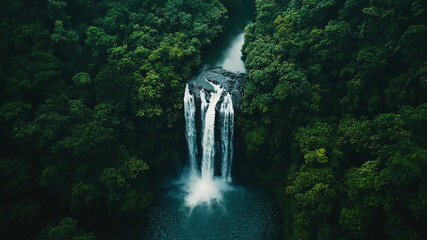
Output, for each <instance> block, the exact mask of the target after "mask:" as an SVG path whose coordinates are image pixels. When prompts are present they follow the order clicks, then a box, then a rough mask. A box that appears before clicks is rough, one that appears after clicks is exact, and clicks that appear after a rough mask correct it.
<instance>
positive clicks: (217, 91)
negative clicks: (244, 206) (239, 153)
mask: <svg viewBox="0 0 427 240" xmlns="http://www.w3.org/2000/svg"><path fill="white" fill-rule="evenodd" d="M207 82H208V83H209V84H211V85H212V86H213V90H212V91H210V90H209V92H208V91H206V90H204V89H201V90H200V100H201V106H200V116H201V121H200V125H201V126H200V129H201V132H202V134H201V147H202V159H201V163H200V168H198V166H197V159H196V158H197V146H198V144H197V142H196V140H197V139H196V136H197V130H196V129H197V128H196V121H195V115H196V114H195V113H196V106H195V100H194V96H193V95H192V94H191V93H190V89H189V85H188V84H187V85H186V86H185V95H184V113H185V124H186V127H185V132H186V138H187V143H188V152H189V153H188V154H189V162H190V168H191V171H190V175H189V176H188V178H186V179H187V185H185V191H186V192H188V195H187V196H186V198H185V202H186V204H187V205H188V206H190V207H195V206H197V205H198V204H200V203H204V204H210V202H212V201H213V200H215V201H216V202H220V201H221V199H222V193H223V192H225V191H231V190H232V189H233V187H232V186H231V185H230V184H229V183H230V182H231V163H232V157H233V124H234V110H233V102H232V98H231V95H230V94H229V93H226V94H225V95H224V97H223V100H222V103H221V106H220V110H219V114H220V119H219V125H220V126H219V130H220V132H221V134H220V137H219V140H220V152H221V177H215V176H214V170H215V115H216V105H217V104H218V102H220V100H221V97H222V93H223V92H224V89H223V88H222V87H221V86H220V85H216V84H213V83H211V82H209V81H207Z"/></svg>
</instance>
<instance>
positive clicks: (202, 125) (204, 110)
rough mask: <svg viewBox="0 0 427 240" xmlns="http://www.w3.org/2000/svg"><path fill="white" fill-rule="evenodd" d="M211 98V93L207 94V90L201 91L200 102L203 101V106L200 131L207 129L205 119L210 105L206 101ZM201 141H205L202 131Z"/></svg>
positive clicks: (201, 105)
mask: <svg viewBox="0 0 427 240" xmlns="http://www.w3.org/2000/svg"><path fill="white" fill-rule="evenodd" d="M208 97H209V93H207V92H206V91H205V89H202V90H200V100H201V104H200V120H201V123H202V124H201V128H200V129H205V117H206V110H207V109H208V103H207V101H206V99H207V98H208ZM201 139H203V130H202V137H201Z"/></svg>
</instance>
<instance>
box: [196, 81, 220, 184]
mask: <svg viewBox="0 0 427 240" xmlns="http://www.w3.org/2000/svg"><path fill="white" fill-rule="evenodd" d="M212 86H213V87H214V89H215V92H212V93H211V97H210V99H209V106H208V109H207V111H206V116H205V126H204V129H203V140H202V146H203V155H202V164H201V165H202V178H208V179H212V177H213V175H214V162H215V148H214V146H215V107H216V104H217V103H218V101H219V99H220V98H221V94H222V91H223V89H222V88H221V87H220V86H218V85H215V84H212Z"/></svg>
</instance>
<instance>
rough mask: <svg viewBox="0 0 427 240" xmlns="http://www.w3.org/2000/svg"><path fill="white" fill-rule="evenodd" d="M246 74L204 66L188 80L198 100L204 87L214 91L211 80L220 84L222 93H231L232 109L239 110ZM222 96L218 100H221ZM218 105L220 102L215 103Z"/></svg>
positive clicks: (208, 90)
mask: <svg viewBox="0 0 427 240" xmlns="http://www.w3.org/2000/svg"><path fill="white" fill-rule="evenodd" d="M245 79H246V74H245V73H236V72H229V71H227V70H224V69H221V68H213V67H205V68H204V69H202V71H201V72H200V74H199V75H197V76H196V77H194V78H193V79H191V80H190V81H189V86H190V91H191V92H192V93H193V94H194V96H195V97H196V99H197V100H200V91H201V90H202V89H205V91H207V92H212V91H214V88H213V86H212V85H211V84H210V83H209V82H212V83H214V84H217V85H221V86H222V87H223V88H224V92H223V95H225V94H226V93H227V92H228V93H230V94H231V95H232V98H233V105H234V109H235V110H238V111H240V105H241V103H242V98H243V88H244V84H245ZM222 98H223V97H221V99H220V102H222ZM218 106H220V104H218V105H217V108H218Z"/></svg>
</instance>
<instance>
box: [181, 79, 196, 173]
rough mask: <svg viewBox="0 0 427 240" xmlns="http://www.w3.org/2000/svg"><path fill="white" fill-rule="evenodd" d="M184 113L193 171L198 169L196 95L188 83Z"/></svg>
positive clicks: (189, 156)
mask: <svg viewBox="0 0 427 240" xmlns="http://www.w3.org/2000/svg"><path fill="white" fill-rule="evenodd" d="M184 115H185V137H186V139H187V143H188V158H189V162H190V167H191V170H192V171H194V172H195V171H197V162H196V155H197V151H198V150H197V134H196V121H195V116H196V105H195V104H194V96H193V95H191V94H190V90H189V86H188V84H186V85H185V93H184Z"/></svg>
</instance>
